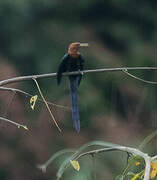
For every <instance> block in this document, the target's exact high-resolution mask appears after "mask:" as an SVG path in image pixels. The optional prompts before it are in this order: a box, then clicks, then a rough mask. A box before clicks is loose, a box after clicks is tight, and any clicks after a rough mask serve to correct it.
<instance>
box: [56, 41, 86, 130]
mask: <svg viewBox="0 0 157 180" xmlns="http://www.w3.org/2000/svg"><path fill="white" fill-rule="evenodd" d="M81 47H88V43H80V42H74V43H71V44H70V45H69V47H68V52H67V53H66V54H65V55H64V56H63V58H62V61H61V63H60V65H59V67H58V71H57V84H58V85H60V83H61V80H62V73H64V72H73V71H79V72H80V73H79V74H75V75H69V76H68V77H69V84H70V96H71V106H72V119H73V122H74V127H75V129H76V131H77V132H78V133H79V132H80V117H79V108H78V87H79V85H80V82H81V79H82V75H83V73H81V71H82V70H83V69H84V62H85V60H84V58H83V56H82V55H81V54H80V51H79V50H80V48H81Z"/></svg>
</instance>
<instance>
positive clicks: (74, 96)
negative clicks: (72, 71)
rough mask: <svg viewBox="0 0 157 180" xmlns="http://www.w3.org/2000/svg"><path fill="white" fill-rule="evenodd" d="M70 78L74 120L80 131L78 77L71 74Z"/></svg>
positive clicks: (77, 129) (76, 127)
mask: <svg viewBox="0 0 157 180" xmlns="http://www.w3.org/2000/svg"><path fill="white" fill-rule="evenodd" d="M69 79H70V94H71V104H72V118H73V121H74V126H75V129H76V131H77V132H80V117H79V109H78V92H77V89H78V77H77V76H71V77H69Z"/></svg>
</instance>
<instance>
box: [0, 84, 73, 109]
mask: <svg viewBox="0 0 157 180" xmlns="http://www.w3.org/2000/svg"><path fill="white" fill-rule="evenodd" d="M0 90H2V91H3V90H4V91H12V92H14V93H16V92H18V93H21V94H24V95H26V96H29V97H32V96H33V95H32V94H30V93H27V92H25V91H22V90H20V89H16V88H8V87H3V86H1V87H0ZM38 100H39V101H40V102H44V101H43V100H42V99H40V98H39V99H38ZM47 103H48V104H49V105H52V106H55V107H58V108H63V109H65V110H71V108H70V107H67V106H62V105H59V104H55V103H52V102H49V101H47Z"/></svg>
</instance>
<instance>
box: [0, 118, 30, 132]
mask: <svg viewBox="0 0 157 180" xmlns="http://www.w3.org/2000/svg"><path fill="white" fill-rule="evenodd" d="M0 120H2V121H6V122H9V123H12V124H14V125H15V126H17V127H18V128H20V127H22V128H24V129H25V130H28V128H27V126H25V125H22V124H19V123H16V122H14V121H11V120H9V119H7V118H4V117H0Z"/></svg>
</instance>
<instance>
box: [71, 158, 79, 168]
mask: <svg viewBox="0 0 157 180" xmlns="http://www.w3.org/2000/svg"><path fill="white" fill-rule="evenodd" d="M70 163H71V165H72V166H73V168H74V169H75V170H77V171H79V170H80V164H79V162H78V161H72V160H70Z"/></svg>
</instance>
